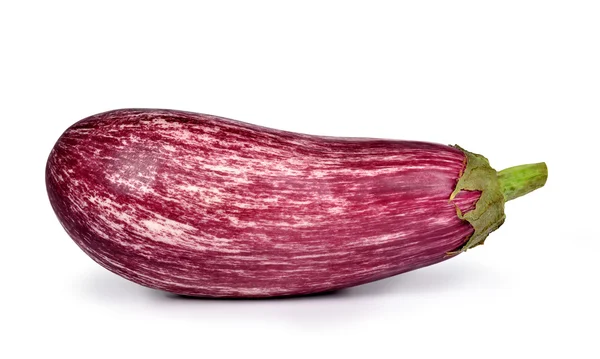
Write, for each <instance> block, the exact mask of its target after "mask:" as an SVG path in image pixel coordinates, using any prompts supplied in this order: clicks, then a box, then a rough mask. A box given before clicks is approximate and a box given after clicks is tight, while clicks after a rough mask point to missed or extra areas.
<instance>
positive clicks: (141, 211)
mask: <svg viewBox="0 0 600 359" xmlns="http://www.w3.org/2000/svg"><path fill="white" fill-rule="evenodd" d="M465 163H466V160H465V154H464V153H463V152H462V151H461V150H459V149H457V148H454V147H451V146H445V145H439V144H433V143H426V142H415V141H395V140H381V139H364V138H335V137H322V136H311V135H304V134H297V133H291V132H285V131H279V130H274V129H269V128H264V127H259V126H255V125H251V124H247V123H243V122H238V121H234V120H230V119H225V118H221V117H216V116H210V115H203V114H196V113H190V112H182V111H174V110H155V109H123V110H115V111H110V112H106V113H102V114H98V115H95V116H92V117H89V118H86V119H84V120H81V121H79V122H77V123H76V124H74V125H73V126H71V127H70V128H69V129H67V130H66V131H65V132H64V133H63V135H62V136H61V137H60V139H59V140H58V141H57V143H56V144H55V146H54V148H53V149H52V151H51V154H50V156H49V159H48V162H47V167H46V185H47V191H48V195H49V198H50V203H51V205H52V208H53V209H54V211H55V213H56V215H57V217H58V219H59V221H60V223H61V224H62V226H63V227H64V228H65V230H66V231H67V232H68V234H69V235H70V236H71V237H72V239H73V240H74V241H75V243H77V245H78V246H79V247H80V248H81V249H82V250H83V251H84V252H85V253H86V254H87V255H89V256H90V257H91V258H92V259H93V260H94V261H96V262H97V263H99V264H100V265H102V266H103V267H105V268H106V269H108V270H110V271H112V272H114V273H116V274H118V275H120V276H122V277H125V278H127V279H129V280H131V281H133V282H136V283H139V284H141V285H144V286H147V287H151V288H156V289H161V290H164V291H169V292H173V293H177V294H182V295H190V296H208V297H269V296H283V295H302V294H310V293H317V292H324V291H331V290H337V289H341V288H346V287H350V286H355V285H359V284H363V283H367V282H371V281H375V280H379V279H382V278H386V277H390V276H393V275H396V274H399V273H402V272H406V271H410V270H414V269H417V268H420V267H424V266H428V265H431V264H434V263H437V262H441V261H443V260H446V259H448V258H450V257H452V256H453V255H449V254H448V253H450V252H453V251H455V250H457V249H459V248H461V246H463V245H464V244H465V242H466V241H467V239H468V238H469V236H470V235H471V234H472V233H473V227H472V226H471V225H470V224H469V223H468V222H466V221H465V220H462V219H460V218H459V217H458V216H457V210H456V207H455V206H458V207H459V208H460V209H461V210H462V212H468V211H470V210H472V209H473V208H474V206H475V204H476V202H477V200H478V198H479V196H480V192H478V191H462V192H461V193H460V194H459V195H458V196H457V197H456V198H455V199H454V200H453V201H452V202H451V201H449V197H450V195H451V193H452V192H453V190H454V188H455V186H456V184H457V181H458V179H459V177H460V175H461V173H462V171H463V170H464V168H465Z"/></svg>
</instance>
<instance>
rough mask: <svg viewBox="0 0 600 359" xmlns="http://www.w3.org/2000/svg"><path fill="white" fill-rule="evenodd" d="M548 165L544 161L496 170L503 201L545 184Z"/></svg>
mask: <svg viewBox="0 0 600 359" xmlns="http://www.w3.org/2000/svg"><path fill="white" fill-rule="evenodd" d="M546 179H548V167H546V164H545V163H544V162H540V163H533V164H529V165H521V166H516V167H510V168H507V169H505V170H502V171H500V172H498V181H499V182H500V189H501V190H502V194H503V195H504V200H505V201H510V200H512V199H515V198H517V197H521V196H523V195H526V194H527V193H529V192H531V191H534V190H536V189H538V188H540V187H543V186H544V184H546Z"/></svg>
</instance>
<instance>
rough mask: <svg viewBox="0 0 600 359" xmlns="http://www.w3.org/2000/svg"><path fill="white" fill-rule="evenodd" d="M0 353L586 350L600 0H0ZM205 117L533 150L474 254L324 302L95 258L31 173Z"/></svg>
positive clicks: (521, 158)
mask: <svg viewBox="0 0 600 359" xmlns="http://www.w3.org/2000/svg"><path fill="white" fill-rule="evenodd" d="M0 4H1V5H0V109H1V113H0V116H1V121H2V122H1V127H0V133H1V135H0V136H1V139H0V146H1V152H0V156H1V157H0V161H1V166H0V181H1V186H0V195H1V197H0V211H1V216H0V221H1V225H2V232H0V236H1V242H0V243H1V247H0V254H1V260H0V269H1V270H0V276H1V278H0V279H1V282H0V283H1V286H0V287H1V291H2V295H1V296H0V301H1V305H0V314H1V316H0V328H1V330H2V331H3V333H2V334H1V338H2V339H1V342H2V344H0V357H2V358H68V357H74V358H155V357H157V358H158V357H162V358H176V357H185V358H221V357H222V358H236V357H241V358H255V357H256V358H258V357H260V358H288V357H291V358H294V357H311V358H326V357H327V358H342V357H361V358H384V357H391V358H418V357H423V358H427V357H441V356H443V357H450V358H452V357H456V358H463V359H466V358H507V357H508V358H524V357H543V358H545V357H549V356H556V357H562V358H598V357H600V350H599V349H598V345H597V343H595V342H596V341H597V339H598V332H599V328H598V323H599V322H600V315H599V309H598V305H599V304H598V303H600V295H599V294H598V289H599V280H598V273H600V270H599V267H600V265H599V263H600V256H599V255H600V251H599V250H600V244H599V239H600V238H599V237H600V235H599V233H600V232H599V229H598V225H597V223H598V221H599V218H598V216H599V214H600V210H599V207H598V203H599V201H600V196H599V195H598V186H599V182H598V178H599V175H600V173H599V171H598V166H599V162H598V153H599V151H598V144H597V137H598V131H597V130H596V129H595V128H594V125H595V123H597V121H598V120H599V119H600V20H599V19H600V5H599V3H598V2H597V1H526V0H518V1H494V2H492V1H480V0H479V1H427V0H423V1H404V2H400V1H395V2H393V1H389V2H384V1H363V2H355V1H340V2H334V1H302V2H295V3H294V4H293V3H292V2H289V1H272V2H266V1H245V2H242V1H239V2H234V1H214V2H199V1H196V2H189V3H185V2H178V1H168V2H167V1H163V2H153V1H144V2H139V3H136V2H127V1H101V2H100V1H98V2H95V3H92V2H72V3H69V2H65V1H43V2H42V1H37V2H36V1H12V2H8V1H3V2H1V3H0ZM123 107H160V108H173V109H180V110H189V111H195V112H203V113H210V114H215V115H221V116H225V117H230V118H234V119H238V120H241V121H245V122H251V123H255V124H260V125H265V126H270V127H276V128H280V129H285V130H291V131H299V132H306V133H312V134H324V135H338V136H361V137H386V138H395V139H415V140H426V141H434V142H440V143H446V144H454V143H457V144H460V145H461V146H463V147H465V148H467V149H469V150H471V151H475V152H478V153H482V154H484V155H486V156H487V157H488V158H489V159H490V162H491V163H492V165H493V166H494V167H496V168H497V169H501V168H504V167H507V166H512V165H517V164H522V163H530V162H538V161H546V162H547V164H548V167H549V171H550V176H549V180H548V183H547V185H546V187H544V188H543V189H541V190H539V191H537V192H535V193H532V194H530V195H528V196H526V197H523V198H520V199H518V200H515V201H514V202H510V203H509V204H507V208H506V212H507V216H508V218H507V221H506V224H505V225H504V226H503V227H502V228H501V229H500V230H498V231H497V232H495V233H493V234H492V235H491V236H490V238H489V239H488V241H487V243H486V245H485V246H483V247H478V248H476V249H474V250H472V251H469V252H468V253H466V254H463V255H461V256H459V257H457V258H455V259H452V260H450V261H447V262H444V263H441V264H439V265H436V266H432V267H429V268H425V269H422V270H418V271H415V272H411V273H406V274H404V275H400V276H397V277H394V278H390V279H387V280H383V281H380V282H376V283H372V284H368V285H364V286H361V287H357V288H354V289H349V290H345V291H341V292H338V293H335V294H332V295H322V296H314V297H307V298H294V299H278V300H251V301H248V300H246V301H244V300H242V301H240V300H237V301H232V300H227V301H223V300H207V299H204V300H202V299H200V300H190V299H181V298H177V297H173V296H170V295H166V294H164V293H162V292H158V291H154V290H150V289H146V288H143V287H140V286H138V285H136V284H133V283H130V282H128V281H126V280H124V279H121V278H120V277H117V276H116V275H113V274H112V273H109V272H107V271H106V270H104V269H102V268H101V267H99V266H98V265H96V264H95V263H94V262H93V261H92V260H91V259H89V258H88V257H87V256H86V255H85V254H84V253H83V252H81V251H80V250H79V249H78V247H77V246H76V245H75V244H74V243H73V242H72V240H71V239H70V238H69V237H68V235H67V234H66V233H65V232H64V230H63V229H62V228H61V226H60V225H59V223H58V221H57V220H56V218H55V216H54V214H53V212H52V209H51V207H50V205H49V202H48V199H47V196H46V192H45V185H44V166H45V161H46V158H47V156H48V154H49V152H50V149H51V148H52V146H53V144H54V141H56V139H57V138H58V137H59V136H60V134H61V133H62V131H64V130H65V129H66V128H67V127H68V126H69V125H71V124H72V123H74V122H76V121H77V120H79V119H81V118H83V117H87V116H89V115H92V114H95V113H97V112H102V111H106V110H110V109H115V108H123Z"/></svg>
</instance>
